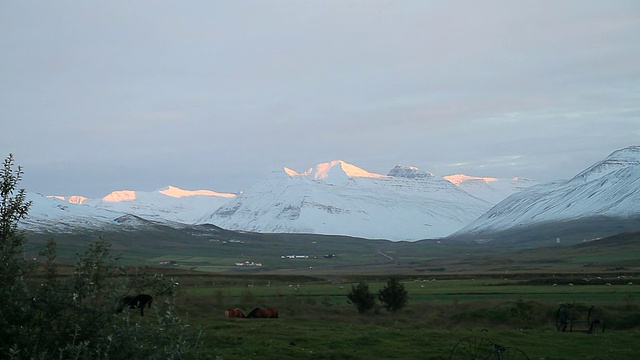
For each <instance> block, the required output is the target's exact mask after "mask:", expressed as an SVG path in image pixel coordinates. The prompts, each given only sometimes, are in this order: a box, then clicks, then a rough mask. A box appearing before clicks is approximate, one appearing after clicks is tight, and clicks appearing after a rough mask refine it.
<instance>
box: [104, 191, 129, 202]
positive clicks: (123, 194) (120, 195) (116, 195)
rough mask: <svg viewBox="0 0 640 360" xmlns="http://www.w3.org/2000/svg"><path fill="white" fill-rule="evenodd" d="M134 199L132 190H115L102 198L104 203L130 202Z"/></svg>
mask: <svg viewBox="0 0 640 360" xmlns="http://www.w3.org/2000/svg"><path fill="white" fill-rule="evenodd" d="M135 199H136V192H135V191H133V190H116V191H112V192H111V193H110V194H109V195H107V196H105V197H103V198H102V201H104V202H121V201H132V200H135Z"/></svg>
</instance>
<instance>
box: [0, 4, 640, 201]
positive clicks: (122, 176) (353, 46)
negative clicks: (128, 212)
mask: <svg viewBox="0 0 640 360" xmlns="http://www.w3.org/2000/svg"><path fill="white" fill-rule="evenodd" d="M639 39H640V2H639V1H637V0H630V1H623V0H616V1H585V0H578V1H565V0H559V1H555V0H554V1H550V0H535V1H528V0H522V1H510V0H504V1H491V0H487V1H475V0H471V1H455V0H454V1H428V0H416V1H403V0H393V1H377V0H367V1H355V0H353V1H350V0H325V1H319V0H318V1H310V0H290V1H276V0H273V1H272V0H264V1H251V0H243V1H226V0H223V1H212V0H207V1H118V0H110V1H86V0H79V1H67V0H60V1H55V2H54V1H30V0H27V1H18V0H15V1H12V0H0V156H2V157H3V159H4V158H6V157H7V156H8V154H10V153H11V154H13V155H14V163H15V165H16V166H21V167H22V170H23V171H24V175H23V179H22V181H21V183H20V184H19V187H20V188H25V189H26V190H27V191H28V192H38V193H41V194H45V195H83V196H87V197H90V198H96V197H102V196H105V195H107V194H108V193H110V192H111V191H114V190H137V191H154V190H158V189H161V188H164V187H165V186H167V185H174V186H177V187H180V188H184V189H190V190H197V189H210V190H214V191H219V192H239V191H242V190H244V189H246V188H248V187H250V186H251V185H253V184H255V183H257V182H259V181H262V180H264V179H265V178H266V177H267V176H268V175H269V174H270V173H271V172H272V171H278V170H281V169H282V168H283V167H285V166H286V167H289V168H291V169H293V170H296V171H298V172H302V171H305V170H307V169H308V168H310V167H313V166H315V165H316V164H319V163H323V162H328V161H331V160H343V161H345V162H348V163H351V164H354V165H356V166H359V167H361V168H363V169H365V170H367V171H369V172H373V173H380V174H387V173H388V172H389V170H390V169H392V168H393V167H394V166H396V165H400V164H401V165H411V166H416V167H418V168H420V169H422V170H425V171H429V172H431V173H434V174H436V175H442V176H444V175H450V174H458V173H464V174H467V175H472V176H491V177H500V178H512V177H522V178H529V179H533V180H536V181H539V182H548V181H553V180H558V179H568V178H571V177H573V176H574V175H576V174H577V173H579V172H580V171H582V170H583V169H585V168H587V167H589V166H590V165H592V164H593V163H595V162H597V161H599V160H602V159H603V158H604V157H606V156H607V155H609V154H610V153H612V152H613V151H615V150H618V149H622V148H624V147H627V146H631V145H640V41H639Z"/></svg>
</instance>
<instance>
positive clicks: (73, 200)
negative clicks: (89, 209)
mask: <svg viewBox="0 0 640 360" xmlns="http://www.w3.org/2000/svg"><path fill="white" fill-rule="evenodd" d="M47 197H48V198H54V199H58V200H62V201H66V202H69V203H72V204H76V205H78V204H82V203H83V202H85V201H86V200H89V198H86V197H84V196H80V195H72V196H69V197H66V196H60V195H48V196H47Z"/></svg>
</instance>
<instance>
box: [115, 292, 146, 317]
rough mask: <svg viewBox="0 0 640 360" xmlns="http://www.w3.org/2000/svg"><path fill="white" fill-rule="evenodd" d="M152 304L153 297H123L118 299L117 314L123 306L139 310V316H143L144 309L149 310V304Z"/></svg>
mask: <svg viewBox="0 0 640 360" xmlns="http://www.w3.org/2000/svg"><path fill="white" fill-rule="evenodd" d="M152 302H153V296H151V295H147V294H139V295H136V296H130V295H128V296H123V297H122V298H121V299H120V307H118V312H122V309H124V307H125V306H128V307H129V309H140V316H144V307H145V306H147V307H149V309H151V303H152Z"/></svg>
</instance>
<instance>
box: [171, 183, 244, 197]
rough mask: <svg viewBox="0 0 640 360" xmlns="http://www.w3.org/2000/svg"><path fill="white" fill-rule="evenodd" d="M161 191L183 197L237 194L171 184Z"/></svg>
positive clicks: (230, 195)
mask: <svg viewBox="0 0 640 360" xmlns="http://www.w3.org/2000/svg"><path fill="white" fill-rule="evenodd" d="M159 193H161V194H163V195H167V196H171V197H174V198H181V197H185V196H195V195H201V196H217V197H225V198H231V197H235V196H236V195H235V194H230V193H219V192H216V191H213V190H184V189H180V188H178V187H175V186H169V187H167V188H166V189H164V190H160V191H159Z"/></svg>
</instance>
